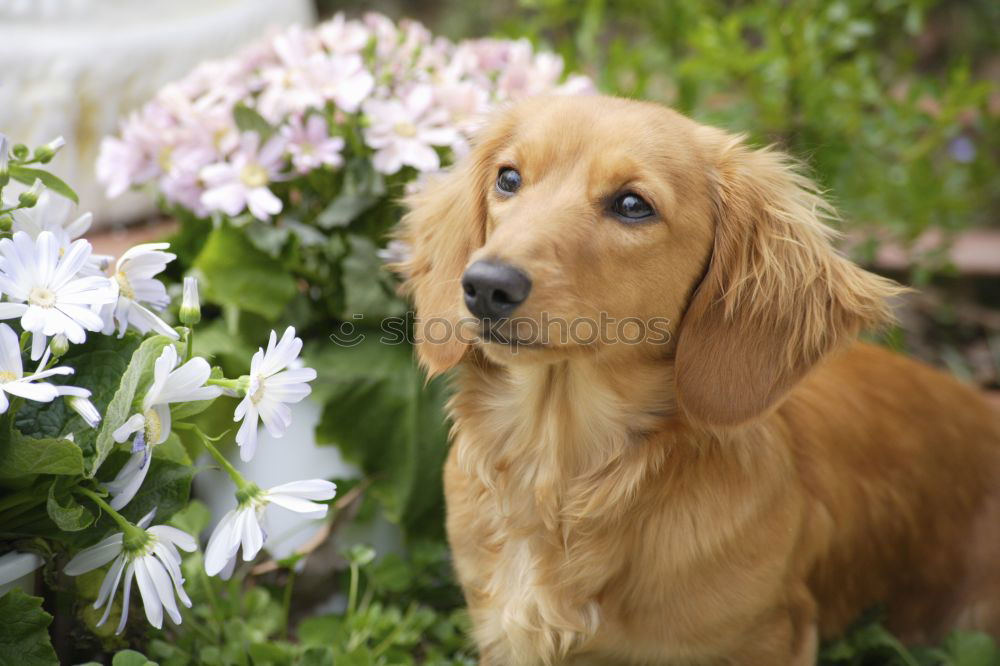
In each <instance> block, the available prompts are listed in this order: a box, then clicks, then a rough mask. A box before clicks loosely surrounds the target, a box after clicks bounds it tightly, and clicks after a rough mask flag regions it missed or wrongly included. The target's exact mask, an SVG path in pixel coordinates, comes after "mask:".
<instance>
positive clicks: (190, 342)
mask: <svg viewBox="0 0 1000 666" xmlns="http://www.w3.org/2000/svg"><path fill="white" fill-rule="evenodd" d="M184 337H185V339H186V341H187V352H186V353H185V355H184V362H185V363H187V362H188V361H190V360H191V357H192V356H193V355H194V328H193V327H191V326H188V327H187V335H185V336H184Z"/></svg>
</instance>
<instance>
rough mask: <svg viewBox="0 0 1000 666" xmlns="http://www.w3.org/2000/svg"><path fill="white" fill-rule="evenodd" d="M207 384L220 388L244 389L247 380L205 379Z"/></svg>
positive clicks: (245, 388)
mask: <svg viewBox="0 0 1000 666" xmlns="http://www.w3.org/2000/svg"><path fill="white" fill-rule="evenodd" d="M205 383H206V384H207V385H209V386H221V387H222V388H227V389H234V390H236V391H246V390H247V385H248V383H249V382H248V380H245V379H212V378H209V379H208V380H206V381H205Z"/></svg>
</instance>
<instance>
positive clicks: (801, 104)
mask: <svg viewBox="0 0 1000 666" xmlns="http://www.w3.org/2000/svg"><path fill="white" fill-rule="evenodd" d="M518 4H519V6H520V10H521V11H518V12H514V13H512V14H508V18H507V19H506V20H504V21H503V24H502V28H501V32H502V33H503V34H505V35H508V36H522V35H525V34H527V35H528V36H530V37H531V38H532V39H533V40H534V41H536V42H541V43H544V44H546V45H548V46H550V47H552V48H554V49H555V50H557V51H558V52H559V53H560V54H561V55H562V56H563V58H565V59H566V62H567V66H568V68H570V69H572V70H577V71H583V72H585V73H588V74H590V75H591V76H592V77H593V78H594V79H595V80H596V81H597V82H598V85H599V87H600V88H601V90H603V91H605V92H609V93H616V94H620V95H625V96H629V97H641V98H648V99H655V100H659V101H662V102H665V103H668V104H670V105H672V106H674V107H676V108H678V109H679V110H681V111H683V112H685V113H687V114H689V115H691V116H693V117H695V118H696V119H698V120H700V121H703V122H706V123H711V124H715V125H719V126H722V127H725V128H728V129H730V130H733V131H738V132H747V133H749V135H750V138H751V140H752V141H754V142H756V143H762V144H763V143H776V144H778V145H780V146H782V147H784V148H785V149H786V150H788V151H790V152H791V153H792V154H794V155H795V156H796V157H798V158H799V159H801V160H803V161H805V162H806V163H807V164H808V165H809V166H810V167H811V169H812V170H813V173H814V175H815V177H816V178H817V180H818V181H819V182H820V183H821V185H822V186H823V187H824V188H827V189H828V190H829V191H830V195H831V196H832V198H833V199H834V200H835V201H836V202H837V204H838V206H839V207H840V209H841V211H842V213H843V215H844V218H845V221H846V223H847V224H848V225H850V226H853V227H856V228H861V229H866V230H868V229H871V228H873V227H878V228H882V229H883V230H885V231H887V232H888V233H889V235H891V236H892V237H895V238H898V239H901V240H904V241H906V240H911V239H913V238H914V237H916V236H917V235H918V234H919V233H921V232H922V231H924V230H926V229H930V228H937V229H940V230H943V231H945V232H954V231H957V230H961V229H964V228H967V227H970V226H977V225H986V224H994V225H995V224H997V222H998V213H1000V185H998V181H997V166H998V164H997V162H998V156H1000V123H998V122H997V121H998V116H1000V90H998V88H997V86H996V85H994V84H992V83H991V82H989V81H988V80H987V79H986V78H985V74H980V72H981V71H985V70H986V68H988V67H990V66H991V65H992V66H993V67H994V68H995V67H996V62H995V59H996V57H997V56H996V53H997V46H998V37H997V35H998V34H1000V33H998V31H997V29H996V26H997V25H1000V4H998V3H995V2H965V3H939V2H934V0H875V1H874V2H872V1H870V0H805V1H797V2H778V1H775V0H758V1H755V2H734V1H723V0H708V1H706V2H672V1H667V2H664V1H662V0H638V1H632V0H630V1H627V2H626V1H622V0H586V1H584V2H578V1H574V0H520V2H519V3H518ZM991 58H992V59H993V60H992V61H991Z"/></svg>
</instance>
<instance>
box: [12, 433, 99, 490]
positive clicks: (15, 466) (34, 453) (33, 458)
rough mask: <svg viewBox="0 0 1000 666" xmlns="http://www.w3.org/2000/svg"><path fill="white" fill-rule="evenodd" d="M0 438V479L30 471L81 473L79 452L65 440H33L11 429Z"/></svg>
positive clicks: (81, 465)
mask: <svg viewBox="0 0 1000 666" xmlns="http://www.w3.org/2000/svg"><path fill="white" fill-rule="evenodd" d="M4 439H5V440H6V441H0V479H11V478H16V477H19V476H27V475H31V474H64V475H77V474H83V452H82V451H80V447H79V446H77V445H76V444H74V443H73V442H71V441H70V440H68V439H62V438H60V437H56V438H50V439H35V438H32V437H25V436H24V435H22V434H21V433H19V432H18V431H16V430H14V431H12V432H11V433H10V436H9V437H5V438H4Z"/></svg>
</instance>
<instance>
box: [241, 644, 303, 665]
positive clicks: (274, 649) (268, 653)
mask: <svg viewBox="0 0 1000 666" xmlns="http://www.w3.org/2000/svg"><path fill="white" fill-rule="evenodd" d="M248 651H249V653H250V658H251V659H253V663H254V666H258V665H259V666H286V665H287V664H291V663H292V660H293V656H294V649H293V647H292V645H291V643H285V642H283V641H269V642H267V643H251V644H250V647H249V650H248Z"/></svg>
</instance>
